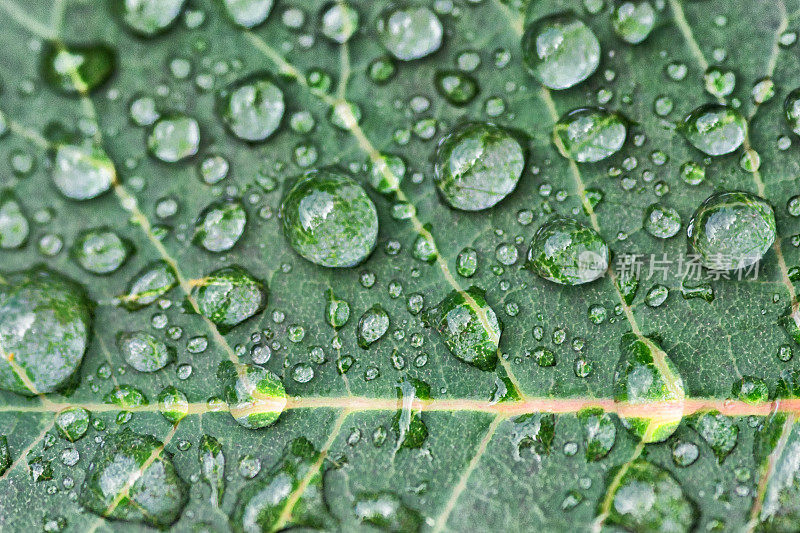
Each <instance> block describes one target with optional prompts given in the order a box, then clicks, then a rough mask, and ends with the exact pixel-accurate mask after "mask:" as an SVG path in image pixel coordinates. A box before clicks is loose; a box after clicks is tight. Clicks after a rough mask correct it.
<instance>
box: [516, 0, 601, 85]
mask: <svg viewBox="0 0 800 533" xmlns="http://www.w3.org/2000/svg"><path fill="white" fill-rule="evenodd" d="M522 56H523V60H524V62H525V66H526V67H527V68H528V70H529V71H530V72H531V74H533V75H534V76H535V77H536V79H538V80H539V82H540V83H542V85H545V86H547V87H549V88H551V89H568V88H570V87H573V86H575V85H577V84H578V83H580V82H582V81H583V80H585V79H586V78H588V77H589V76H591V75H592V74H594V72H595V70H597V66H598V65H599V64H600V43H599V42H598V41H597V37H596V36H595V34H594V32H593V31H592V30H591V29H589V27H588V26H586V24H584V23H583V22H582V21H581V20H580V19H578V18H576V17H575V16H574V15H571V14H568V13H560V14H556V15H551V16H549V17H545V18H542V19H539V20H537V21H535V22H533V23H531V24H530V25H529V26H528V27H527V28H526V30H525V34H524V35H523V36H522Z"/></svg>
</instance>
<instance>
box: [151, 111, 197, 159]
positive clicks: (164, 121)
mask: <svg viewBox="0 0 800 533" xmlns="http://www.w3.org/2000/svg"><path fill="white" fill-rule="evenodd" d="M199 148H200V125H199V124H198V123H197V121H196V120H195V119H193V118H191V117H188V116H186V115H181V114H175V113H173V114H168V115H164V116H162V117H161V118H159V119H158V120H157V121H156V122H155V123H154V124H153V126H152V127H151V128H150V133H149V134H148V136H147V149H148V151H149V152H150V153H151V154H152V155H153V157H155V158H156V159H158V160H159V161H163V162H164V163H178V162H180V161H183V160H185V159H188V158H190V157H192V156H193V155H195V154H196V153H197V151H198V150H199Z"/></svg>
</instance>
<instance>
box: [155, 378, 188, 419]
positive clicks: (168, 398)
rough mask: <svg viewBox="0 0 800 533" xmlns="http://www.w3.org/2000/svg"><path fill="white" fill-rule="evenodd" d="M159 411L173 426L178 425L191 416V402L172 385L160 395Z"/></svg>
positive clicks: (158, 399) (158, 398) (158, 397)
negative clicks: (188, 415) (187, 416)
mask: <svg viewBox="0 0 800 533" xmlns="http://www.w3.org/2000/svg"><path fill="white" fill-rule="evenodd" d="M156 400H157V401H158V410H159V412H160V413H161V415H162V416H163V417H164V418H166V419H167V421H168V422H170V423H172V424H177V423H178V422H180V421H181V420H183V418H184V417H185V416H186V415H187V414H189V400H188V399H187V398H186V395H185V394H184V393H183V392H182V391H180V390H178V389H177V388H175V387H174V386H172V385H169V386H168V387H165V388H164V389H162V391H161V392H159V393H158V396H157V398H156Z"/></svg>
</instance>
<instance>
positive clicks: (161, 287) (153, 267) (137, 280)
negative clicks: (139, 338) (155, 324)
mask: <svg viewBox="0 0 800 533" xmlns="http://www.w3.org/2000/svg"><path fill="white" fill-rule="evenodd" d="M176 285H178V278H177V277H176V276H175V272H174V271H173V270H172V267H171V266H170V265H169V264H167V263H166V262H165V261H154V262H152V263H150V264H149V265H147V266H145V267H144V268H143V269H142V270H140V271H139V273H138V274H136V276H134V277H133V279H132V280H131V281H130V283H129V284H128V292H127V294H126V295H124V296H121V297H120V302H121V303H122V305H123V306H125V307H126V308H127V309H129V310H132V311H133V310H136V309H141V308H142V307H146V306H148V305H150V304H152V303H153V302H155V301H156V300H158V299H159V298H161V297H162V296H164V295H165V294H166V293H167V292H169V290H170V289H172V288H173V287H175V286H176Z"/></svg>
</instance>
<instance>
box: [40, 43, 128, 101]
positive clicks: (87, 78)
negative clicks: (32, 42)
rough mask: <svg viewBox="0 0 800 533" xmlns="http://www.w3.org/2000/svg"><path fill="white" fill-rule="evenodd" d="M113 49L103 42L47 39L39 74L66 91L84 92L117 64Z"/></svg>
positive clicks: (104, 80)
mask: <svg viewBox="0 0 800 533" xmlns="http://www.w3.org/2000/svg"><path fill="white" fill-rule="evenodd" d="M116 62H117V58H116V53H115V52H114V50H113V49H112V48H111V47H110V46H108V45H105V44H88V45H64V44H62V43H55V42H49V41H48V42H46V43H45V44H44V46H43V47H42V58H41V71H42V77H43V78H44V79H45V81H46V82H47V83H48V85H50V86H51V87H52V88H54V89H56V90H57V91H60V92H62V93H66V94H85V93H89V92H91V91H93V90H94V89H97V88H98V87H100V86H101V85H102V84H103V83H105V82H106V81H108V79H109V78H110V77H111V75H112V74H113V73H114V69H115V67H116Z"/></svg>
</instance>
